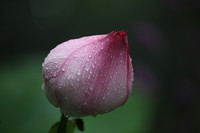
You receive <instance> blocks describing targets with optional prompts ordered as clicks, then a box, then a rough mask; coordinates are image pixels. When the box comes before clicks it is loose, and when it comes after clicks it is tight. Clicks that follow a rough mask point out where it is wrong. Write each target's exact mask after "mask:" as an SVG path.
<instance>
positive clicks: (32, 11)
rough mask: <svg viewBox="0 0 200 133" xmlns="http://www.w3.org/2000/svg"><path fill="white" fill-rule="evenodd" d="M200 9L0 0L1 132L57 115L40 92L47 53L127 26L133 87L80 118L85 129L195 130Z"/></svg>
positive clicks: (19, 132)
mask: <svg viewBox="0 0 200 133" xmlns="http://www.w3.org/2000/svg"><path fill="white" fill-rule="evenodd" d="M199 14H200V1H199V0H123V1H122V0H100V1H98V0H1V2H0V18H1V21H0V25H1V30H0V34H1V36H0V38H1V43H0V45H1V49H0V59H1V63H0V74H1V76H0V121H1V123H0V132H1V133H36V132H37V133H46V132H48V131H49V129H50V127H51V125H52V124H54V123H55V122H56V121H58V120H59V119H60V112H59V109H57V108H55V107H53V106H52V105H51V104H50V103H49V102H48V101H47V99H46V97H45V94H44V93H43V92H42V90H41V85H42V82H43V79H42V70H41V69H42V66H41V64H42V62H43V61H44V58H45V57H46V56H47V54H48V53H49V51H50V50H51V49H52V48H54V47H55V46H56V45H58V44H60V43H62V42H64V41H67V40H69V39H72V38H79V37H82V36H89V35H95V34H107V33H109V32H111V31H113V30H127V31H128V37H129V38H128V39H129V43H130V54H131V57H132V59H133V67H134V72H135V80H134V84H133V91H132V94H131V97H130V98H129V100H128V102H127V103H126V104H125V106H123V107H120V108H118V109H116V110H114V111H113V112H110V113H108V114H104V115H99V116H97V117H84V118H83V119H84V121H85V131H84V132H85V133H102V132H105V133H109V132H114V133H151V132H152V133H172V132H174V133H177V132H178V133H192V132H198V131H200V130H199V128H200V124H199V119H200V115H199V112H200V104H199V103H200V98H199V96H198V93H199V83H200V78H199V77H200V70H199V68H200V61H199V59H200V18H199ZM75 132H76V133H79V132H80V131H78V130H76V131H75Z"/></svg>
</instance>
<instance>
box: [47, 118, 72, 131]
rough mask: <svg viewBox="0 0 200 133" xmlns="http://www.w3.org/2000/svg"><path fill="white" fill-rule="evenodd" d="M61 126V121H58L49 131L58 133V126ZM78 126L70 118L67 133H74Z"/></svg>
mask: <svg viewBox="0 0 200 133" xmlns="http://www.w3.org/2000/svg"><path fill="white" fill-rule="evenodd" d="M59 126H60V122H56V123H55V124H54V125H53V126H52V127H51V129H50V131H49V133H58V127H59ZM75 128H76V124H75V123H73V122H71V120H68V122H67V125H66V130H65V131H66V132H65V133H73V132H74V130H75Z"/></svg>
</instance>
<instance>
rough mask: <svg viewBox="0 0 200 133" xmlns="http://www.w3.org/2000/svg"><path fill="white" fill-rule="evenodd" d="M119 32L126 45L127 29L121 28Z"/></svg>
mask: <svg viewBox="0 0 200 133" xmlns="http://www.w3.org/2000/svg"><path fill="white" fill-rule="evenodd" d="M119 34H120V35H121V36H122V38H123V39H124V42H125V43H126V45H128V39H127V31H125V30H122V31H119Z"/></svg>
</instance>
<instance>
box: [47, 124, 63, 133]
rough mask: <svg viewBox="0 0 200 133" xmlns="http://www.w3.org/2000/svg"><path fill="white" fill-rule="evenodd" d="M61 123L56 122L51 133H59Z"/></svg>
mask: <svg viewBox="0 0 200 133" xmlns="http://www.w3.org/2000/svg"><path fill="white" fill-rule="evenodd" d="M59 125H60V122H56V123H55V124H54V125H53V126H52V127H51V129H50V131H49V133H57V131H58V127H59Z"/></svg>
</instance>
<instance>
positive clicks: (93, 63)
mask: <svg viewBox="0 0 200 133" xmlns="http://www.w3.org/2000/svg"><path fill="white" fill-rule="evenodd" d="M43 77H44V84H43V89H44V91H45V93H46V96H47V98H48V100H49V101H50V102H51V103H52V104H53V105H55V106H56V107H59V108H60V110H61V112H62V113H65V114H67V115H69V116H87V115H97V114H103V113H106V112H110V111H112V110H113V109H115V108H117V107H119V106H121V105H123V104H124V103H125V102H126V101H127V99H128V97H129V95H130V92H131V88H132V81H133V68H132V63H131V58H130V56H129V44H128V40H127V33H126V31H120V32H118V31H113V32H111V33H109V34H107V35H94V36H88V37H82V38H79V39H72V40H69V41H66V42H64V43H62V44H60V45H58V46H57V47H56V48H54V49H53V50H51V52H50V53H49V54H48V56H47V57H46V58H45V61H44V63H43Z"/></svg>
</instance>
